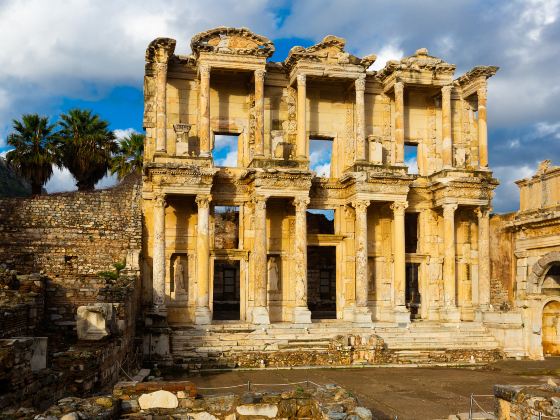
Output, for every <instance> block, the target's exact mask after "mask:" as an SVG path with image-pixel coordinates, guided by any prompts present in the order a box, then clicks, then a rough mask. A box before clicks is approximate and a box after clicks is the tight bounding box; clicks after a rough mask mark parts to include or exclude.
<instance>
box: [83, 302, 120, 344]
mask: <svg viewBox="0 0 560 420" xmlns="http://www.w3.org/2000/svg"><path fill="white" fill-rule="evenodd" d="M76 329H77V332H78V339H80V340H87V341H96V340H101V339H102V338H104V337H107V336H109V335H110V334H111V333H113V332H114V331H116V329H117V327H116V305H115V304H113V303H95V304H93V305H87V306H80V307H78V320H77V324H76Z"/></svg>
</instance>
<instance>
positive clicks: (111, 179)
mask: <svg viewBox="0 0 560 420" xmlns="http://www.w3.org/2000/svg"><path fill="white" fill-rule="evenodd" d="M118 183H119V180H118V178H117V174H113V175H111V174H110V173H107V175H105V176H104V177H103V178H101V179H100V180H99V181H97V184H95V189H97V190H101V189H103V188H110V187H114V186H115V185H117V184H118Z"/></svg>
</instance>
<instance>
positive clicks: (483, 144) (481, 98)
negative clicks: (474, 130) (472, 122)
mask: <svg viewBox="0 0 560 420" xmlns="http://www.w3.org/2000/svg"><path fill="white" fill-rule="evenodd" d="M476 95H477V97H478V162H479V166H480V167H481V168H487V167H488V127H487V124H486V86H484V87H481V88H479V89H478V90H477V91H476Z"/></svg>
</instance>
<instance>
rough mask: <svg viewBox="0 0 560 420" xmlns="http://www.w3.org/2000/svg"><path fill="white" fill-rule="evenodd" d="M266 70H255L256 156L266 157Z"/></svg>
mask: <svg viewBox="0 0 560 420" xmlns="http://www.w3.org/2000/svg"><path fill="white" fill-rule="evenodd" d="M265 75H266V71H265V70H255V114H256V115H255V156H263V155H264V76H265Z"/></svg>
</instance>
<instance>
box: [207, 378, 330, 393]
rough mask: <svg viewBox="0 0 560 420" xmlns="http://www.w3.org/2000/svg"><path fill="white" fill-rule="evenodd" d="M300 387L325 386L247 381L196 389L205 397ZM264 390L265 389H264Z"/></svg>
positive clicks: (308, 382)
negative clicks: (210, 392)
mask: <svg viewBox="0 0 560 420" xmlns="http://www.w3.org/2000/svg"><path fill="white" fill-rule="evenodd" d="M297 386H300V387H302V390H303V389H304V387H305V389H307V390H308V389H310V388H312V387H314V388H315V389H319V388H324V385H319V384H317V383H315V382H313V381H309V380H306V381H300V382H286V383H262V384H261V383H256V382H251V381H247V382H246V383H244V384H239V385H229V386H216V387H196V389H197V391H202V394H203V395H205V396H212V395H219V393H220V391H229V392H236V391H237V392H246V391H258V389H259V388H260V389H261V390H265V389H267V388H268V389H270V388H273V389H281V388H282V387H286V388H290V389H294V387H297ZM263 388H264V389H263ZM204 391H218V393H216V394H206V393H205V392H204Z"/></svg>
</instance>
